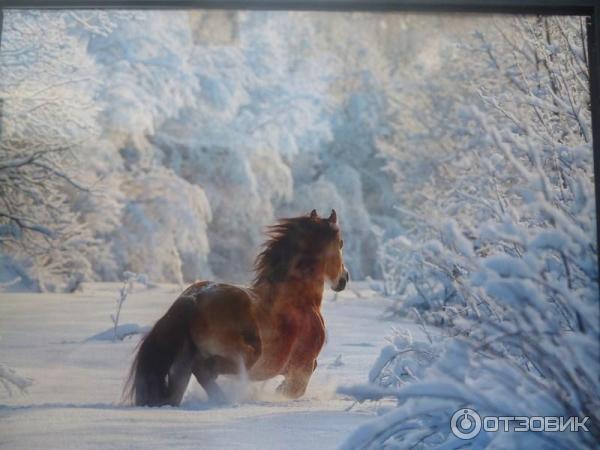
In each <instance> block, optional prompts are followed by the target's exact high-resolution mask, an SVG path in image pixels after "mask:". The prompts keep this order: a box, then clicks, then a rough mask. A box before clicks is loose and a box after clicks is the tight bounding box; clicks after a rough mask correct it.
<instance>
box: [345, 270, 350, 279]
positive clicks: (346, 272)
mask: <svg viewBox="0 0 600 450" xmlns="http://www.w3.org/2000/svg"><path fill="white" fill-rule="evenodd" d="M344 278H345V279H346V281H349V280H350V272H348V271H347V270H344Z"/></svg>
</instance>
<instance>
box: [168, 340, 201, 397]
mask: <svg viewBox="0 0 600 450" xmlns="http://www.w3.org/2000/svg"><path fill="white" fill-rule="evenodd" d="M194 353H195V352H194V350H193V349H192V348H191V344H189V343H186V344H185V345H184V346H183V348H182V349H181V350H180V351H179V353H178V354H177V356H176V357H175V361H174V362H173V364H172V365H171V367H170V368H169V373H168V379H167V380H168V381H167V399H166V404H168V405H171V406H179V404H180V403H181V400H182V399H183V394H185V390H186V389H187V386H188V383H189V381H190V377H191V376H192V366H193V362H194Z"/></svg>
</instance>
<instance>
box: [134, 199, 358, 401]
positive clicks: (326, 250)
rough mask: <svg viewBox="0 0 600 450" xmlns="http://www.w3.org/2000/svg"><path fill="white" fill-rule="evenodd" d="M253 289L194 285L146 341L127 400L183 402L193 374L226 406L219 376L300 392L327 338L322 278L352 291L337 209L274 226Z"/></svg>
mask: <svg viewBox="0 0 600 450" xmlns="http://www.w3.org/2000/svg"><path fill="white" fill-rule="evenodd" d="M267 236H268V240H267V241H266V242H265V244H264V246H263V249H262V252H261V253H260V254H259V255H258V256H257V258H256V261H255V265H254V271H255V278H254V280H253V282H252V284H251V285H250V286H248V287H240V286H235V285H231V284H224V283H214V282H210V281H197V282H195V283H194V284H192V285H191V286H189V287H188V288H187V289H185V290H184V291H183V293H182V294H181V295H180V296H179V297H178V298H177V299H176V300H175V302H174V303H173V304H172V305H171V307H170V308H169V309H168V311H167V312H166V313H165V315H164V316H162V317H161V318H160V319H159V320H158V321H157V322H156V324H155V325H154V327H153V328H152V329H151V331H150V332H149V333H148V334H147V335H146V336H145V337H144V338H143V339H142V341H141V343H140V345H139V347H138V350H137V353H136V356H135V359H134V361H133V364H132V366H131V370H130V372H129V376H128V379H127V383H126V389H125V396H126V397H128V398H129V400H130V401H132V402H133V403H134V404H135V405H138V406H162V405H172V406H177V405H179V404H180V403H181V400H182V398H183V394H184V393H185V390H186V388H187V385H188V382H189V380H190V378H191V376H192V374H193V375H194V377H195V378H196V380H197V381H198V383H200V385H201V386H202V387H203V388H204V390H205V391H206V393H207V395H208V397H209V399H210V400H213V401H217V402H222V401H223V400H224V395H223V392H222V391H221V389H220V388H219V386H218V385H217V383H216V378H217V377H218V376H219V375H221V374H238V373H241V372H242V371H245V372H246V373H247V375H248V377H249V379H250V380H251V381H261V380H266V379H269V378H273V377H275V376H277V375H283V376H284V380H283V382H282V383H281V384H280V385H279V387H278V388H277V391H278V392H279V393H281V394H283V395H284V396H286V397H288V398H298V397H301V396H302V395H303V394H304V392H305V390H306V387H307V385H308V382H309V380H310V377H311V376H312V373H313V371H314V370H315V369H316V367H317V356H318V355H319V352H320V351H321V348H322V347H323V344H324V342H325V323H324V321H323V316H322V315H321V302H322V298H323V292H324V288H325V284H326V283H329V284H330V285H331V287H332V289H333V290H334V291H338V292H339V291H341V290H343V289H344V288H345V287H346V284H347V282H348V280H349V273H348V271H347V270H346V268H345V266H344V261H343V257H342V247H343V240H342V239H341V232H340V227H339V225H338V223H337V215H336V212H335V210H332V212H331V215H330V216H329V217H328V218H321V217H319V216H318V214H317V212H316V211H315V210H313V211H312V212H311V213H310V214H309V215H306V216H300V217H294V218H287V219H280V220H279V221H278V222H277V223H276V224H275V225H272V226H270V227H269V228H268V232H267Z"/></svg>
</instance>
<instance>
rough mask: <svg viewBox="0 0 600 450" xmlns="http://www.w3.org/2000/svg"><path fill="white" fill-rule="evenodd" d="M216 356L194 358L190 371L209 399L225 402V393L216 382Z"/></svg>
mask: <svg viewBox="0 0 600 450" xmlns="http://www.w3.org/2000/svg"><path fill="white" fill-rule="evenodd" d="M217 358H218V357H215V356H213V357H208V358H200V357H198V358H196V359H195V360H194V363H193V365H192V373H193V374H194V376H195V377H196V380H198V383H200V386H202V388H203V389H204V390H205V391H206V395H208V398H209V400H211V401H214V402H216V403H225V401H226V398H225V394H224V393H223V391H222V390H221V388H220V387H219V385H218V384H217V381H216V380H217V377H218V376H219V370H218V369H219V368H218V367H217V366H218V363H217Z"/></svg>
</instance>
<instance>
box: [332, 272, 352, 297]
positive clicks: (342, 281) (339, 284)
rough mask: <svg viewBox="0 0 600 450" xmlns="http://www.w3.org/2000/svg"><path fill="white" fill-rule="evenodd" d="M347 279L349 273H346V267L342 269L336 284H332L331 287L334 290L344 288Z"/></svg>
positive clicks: (338, 290) (337, 290)
mask: <svg viewBox="0 0 600 450" xmlns="http://www.w3.org/2000/svg"><path fill="white" fill-rule="evenodd" d="M349 279H350V274H349V273H348V271H347V270H346V269H344V273H343V274H342V276H341V277H340V279H339V280H338V282H337V284H336V285H335V286H333V287H332V288H331V289H333V290H334V291H335V292H340V291H343V290H344V289H345V288H346V284H348V280H349Z"/></svg>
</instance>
